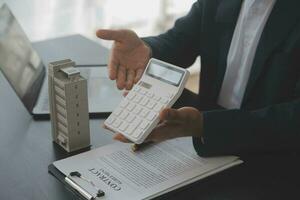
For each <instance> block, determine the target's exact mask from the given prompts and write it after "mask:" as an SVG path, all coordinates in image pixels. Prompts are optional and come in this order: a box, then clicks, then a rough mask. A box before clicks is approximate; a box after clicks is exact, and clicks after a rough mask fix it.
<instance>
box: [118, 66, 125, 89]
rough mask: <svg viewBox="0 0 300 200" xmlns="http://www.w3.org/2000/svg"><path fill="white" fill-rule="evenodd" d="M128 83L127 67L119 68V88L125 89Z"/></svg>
mask: <svg viewBox="0 0 300 200" xmlns="http://www.w3.org/2000/svg"><path fill="white" fill-rule="evenodd" d="M125 84H126V69H125V68H124V67H122V66H120V67H119V68H118V72H117V87H118V89H119V90H122V89H124V87H125Z"/></svg>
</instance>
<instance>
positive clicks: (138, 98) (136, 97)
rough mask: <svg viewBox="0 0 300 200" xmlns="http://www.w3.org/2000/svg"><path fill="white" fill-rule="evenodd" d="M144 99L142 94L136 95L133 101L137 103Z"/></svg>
mask: <svg viewBox="0 0 300 200" xmlns="http://www.w3.org/2000/svg"><path fill="white" fill-rule="evenodd" d="M141 100H142V96H141V95H136V96H135V98H134V99H133V101H134V102H135V103H139V102H140V101H141Z"/></svg>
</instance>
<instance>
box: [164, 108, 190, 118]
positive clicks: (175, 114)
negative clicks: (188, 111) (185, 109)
mask: <svg viewBox="0 0 300 200" xmlns="http://www.w3.org/2000/svg"><path fill="white" fill-rule="evenodd" d="M182 119H184V116H183V113H181V112H180V111H179V110H176V109H172V108H165V109H163V110H162V111H161V112H160V120H161V121H164V120H182Z"/></svg>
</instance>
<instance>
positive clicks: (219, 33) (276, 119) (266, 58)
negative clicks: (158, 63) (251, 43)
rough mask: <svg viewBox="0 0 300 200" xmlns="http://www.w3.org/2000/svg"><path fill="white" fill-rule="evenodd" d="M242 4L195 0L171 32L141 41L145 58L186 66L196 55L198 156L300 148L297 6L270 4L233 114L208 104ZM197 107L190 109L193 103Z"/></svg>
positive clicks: (286, 1)
mask: <svg viewBox="0 0 300 200" xmlns="http://www.w3.org/2000/svg"><path fill="white" fill-rule="evenodd" d="M241 4H242V0H198V1H197V2H195V3H194V5H193V7H192V9H191V10H190V12H189V13H188V14H187V15H186V16H185V17H183V18H180V19H178V20H177V21H176V23H175V25H174V27H173V28H172V29H170V30H169V31H167V32H166V33H164V34H161V35H159V36H157V37H148V38H144V41H145V42H146V43H147V44H149V46H150V47H151V48H152V51H153V57H156V58H158V59H162V60H165V61H167V62H170V63H173V64H176V65H179V66H182V67H188V66H190V65H191V64H192V63H193V62H194V60H195V58H196V57H197V56H198V55H200V56H201V66H202V67H201V78H200V90H199V96H200V99H201V101H202V104H203V105H205V107H198V108H199V109H200V110H204V113H203V115H204V133H203V136H204V141H205V143H204V144H201V142H200V141H199V140H198V139H196V138H194V146H195V148H196V150H197V151H198V153H199V155H202V156H210V155H224V154H238V155H240V154H242V153H253V152H274V151H291V150H299V149H300V98H299V97H300V12H299V8H300V1H299V0H277V2H276V4H275V6H274V8H273V10H272V13H271V15H270V17H269V20H268V22H267V24H266V26H265V29H264V31H263V33H262V36H261V39H260V42H259V45H258V48H257V52H256V55H255V59H254V63H253V66H252V69H251V74H250V78H249V82H248V85H247V88H246V92H245V96H244V99H243V102H242V107H241V109H232V110H225V109H217V108H216V107H215V106H214V105H216V101H217V98H218V95H219V92H220V87H221V85H222V81H223V77H224V73H225V70H226V61H227V54H228V51H229V47H230V44H231V39H232V36H233V32H234V29H235V25H236V22H237V19H238V16H239V12H240V8H241ZM195 106H197V105H195Z"/></svg>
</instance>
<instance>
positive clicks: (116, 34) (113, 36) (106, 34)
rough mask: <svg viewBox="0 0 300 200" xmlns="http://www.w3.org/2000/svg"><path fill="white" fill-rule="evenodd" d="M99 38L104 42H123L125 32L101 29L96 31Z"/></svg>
mask: <svg viewBox="0 0 300 200" xmlns="http://www.w3.org/2000/svg"><path fill="white" fill-rule="evenodd" d="M96 35H97V37H98V38H101V39H104V40H115V41H117V42H121V41H122V40H123V38H124V31H122V30H111V29H99V30H97V31H96Z"/></svg>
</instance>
